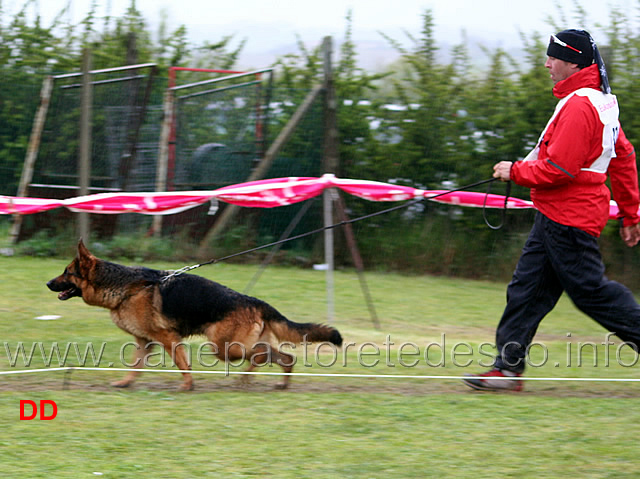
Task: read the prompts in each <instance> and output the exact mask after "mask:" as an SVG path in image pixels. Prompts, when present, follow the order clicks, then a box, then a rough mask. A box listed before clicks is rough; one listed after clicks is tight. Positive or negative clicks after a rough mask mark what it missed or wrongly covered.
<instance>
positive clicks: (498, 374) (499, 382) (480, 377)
mask: <svg viewBox="0 0 640 479" xmlns="http://www.w3.org/2000/svg"><path fill="white" fill-rule="evenodd" d="M465 376H467V377H466V378H464V379H463V380H462V381H463V382H464V383H465V384H466V385H467V386H469V387H472V388H473V389H478V390H481V391H522V386H523V384H522V381H521V380H520V379H498V378H510V377H520V374H518V373H514V372H512V371H507V370H506V369H497V368H496V369H492V370H491V371H489V372H486V373H484V374H476V375H471V374H466V375H465Z"/></svg>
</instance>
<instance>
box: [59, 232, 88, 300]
mask: <svg viewBox="0 0 640 479" xmlns="http://www.w3.org/2000/svg"><path fill="white" fill-rule="evenodd" d="M96 262H97V258H96V257H95V256H93V255H92V254H91V253H90V252H89V250H88V249H87V247H86V246H85V245H84V243H83V242H82V239H81V240H80V241H79V242H78V253H77V255H76V257H75V258H74V259H73V261H71V263H69V265H68V266H67V267H66V268H65V269H64V271H63V273H62V274H61V275H60V276H57V277H55V278H53V279H52V280H51V281H49V282H48V283H47V287H48V288H49V289H50V290H51V291H54V292H56V293H59V294H58V299H59V300H61V301H66V300H67V299H69V298H73V297H75V296H82V289H83V288H84V287H86V286H87V285H88V284H89V275H90V274H91V271H92V269H93V267H94V266H95V264H96Z"/></svg>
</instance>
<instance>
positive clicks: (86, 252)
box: [78, 238, 93, 258]
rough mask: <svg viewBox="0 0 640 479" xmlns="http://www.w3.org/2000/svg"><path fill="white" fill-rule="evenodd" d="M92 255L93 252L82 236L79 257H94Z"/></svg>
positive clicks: (79, 244)
mask: <svg viewBox="0 0 640 479" xmlns="http://www.w3.org/2000/svg"><path fill="white" fill-rule="evenodd" d="M92 256H93V255H92V254H91V252H90V251H89V250H88V249H87V247H86V246H85V245H84V241H82V238H80V241H78V257H79V258H89V257H92Z"/></svg>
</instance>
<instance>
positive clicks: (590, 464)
mask: <svg viewBox="0 0 640 479" xmlns="http://www.w3.org/2000/svg"><path fill="white" fill-rule="evenodd" d="M67 262H68V261H63V260H42V259H33V258H24V257H23V258H6V257H0V292H1V294H0V332H1V334H0V338H1V341H2V343H3V344H2V345H0V370H2V371H16V370H33V369H39V368H44V367H51V368H55V367H58V366H60V365H65V366H81V365H85V366H94V365H96V366H97V367H101V368H103V369H101V370H99V371H94V370H74V371H73V372H65V371H51V372H32V373H28V374H19V375H18V374H11V375H3V376H1V377H0V427H1V429H2V431H3V434H2V437H1V438H0V457H1V458H2V466H3V467H2V473H0V476H3V477H13V478H39V477H43V478H45V477H54V478H58V477H61V478H67V477H68V478H79V477H96V476H97V477H109V478H115V477H154V478H187V477H272V478H303V477H314V478H335V477H353V478H386V477H400V478H425V477H461V478H467V477H473V478H484V477H514V478H515V477H517V478H527V477H536V478H540V477H566V476H567V475H570V476H571V477H583V478H591V477H593V478H603V477H611V478H614V477H615V478H624V477H637V471H636V467H634V466H637V463H638V460H637V452H636V451H635V448H634V446H633V444H635V434H634V432H633V431H635V430H636V429H635V426H633V425H634V424H638V423H639V422H640V408H639V407H638V406H640V401H639V400H638V397H640V385H638V384H637V383H635V382H587V381H551V380H532V381H529V382H527V384H526V386H525V391H524V392H522V393H506V394H492V393H489V394H487V393H478V392H474V391H471V390H469V389H467V388H466V387H465V386H464V385H462V383H461V382H460V381H459V379H430V378H425V376H435V375H438V376H455V377H456V378H457V377H459V376H462V375H463V374H464V373H468V372H470V373H473V372H478V371H482V370H484V369H485V368H484V367H482V364H484V363H488V362H490V359H491V354H493V350H492V348H491V347H490V343H492V342H493V340H494V328H495V325H496V322H497V320H498V318H499V316H500V314H501V312H502V308H503V306H504V290H505V285H504V284H494V283H488V282H481V281H468V280H457V279H450V278H435V277H428V276H424V277H422V276H421V277H408V276H400V275H395V274H377V273H369V274H367V276H366V277H367V281H368V285H369V288H370V290H371V295H372V297H373V299H374V304H375V307H376V311H377V314H378V317H379V320H380V323H381V328H380V329H379V330H376V329H375V328H374V327H373V323H372V320H371V318H370V316H369V312H368V310H367V307H366V304H365V302H364V300H363V296H362V293H361V290H360V285H359V282H358V278H357V276H356V275H355V273H353V272H350V271H345V272H338V273H337V274H336V278H335V280H336V286H335V290H336V294H335V310H336V317H335V318H334V320H333V325H334V326H336V327H337V328H338V329H339V330H340V331H341V332H342V334H343V336H344V338H345V342H347V343H353V345H352V346H351V347H350V348H349V349H347V352H346V353H343V352H342V351H331V350H329V349H328V348H327V347H326V346H325V347H323V348H321V349H320V350H319V352H318V354H316V351H315V349H314V348H313V347H310V348H309V350H308V357H306V358H303V357H302V356H301V353H302V351H301V350H298V351H296V353H298V360H299V362H298V365H297V366H296V368H295V369H294V372H298V373H308V374H326V373H332V374H341V375H361V376H364V375H366V376H373V375H375V376H374V377H360V376H352V377H348V376H347V377H327V376H315V377H310V376H301V377H294V378H292V385H291V388H290V389H289V390H288V391H276V390H274V389H273V385H274V384H275V382H276V381H277V380H278V378H277V377H274V376H271V375H261V376H256V377H253V378H252V379H251V381H250V383H249V384H244V383H243V382H242V381H241V379H242V378H243V376H238V375H234V374H230V375H228V376H227V375H225V374H223V373H224V366H222V365H219V364H218V365H215V366H212V365H210V364H208V362H209V361H212V359H213V358H211V357H206V358H205V360H206V361H204V360H203V358H197V361H194V370H202V371H216V372H217V374H204V373H200V374H198V373H197V374H195V376H194V379H195V384H196V389H195V391H193V392H190V393H178V392H176V390H175V389H176V387H177V386H178V385H179V384H180V382H181V377H180V375H179V374H174V373H162V372H148V373H146V374H143V375H142V376H141V377H140V379H139V380H138V382H137V383H136V384H135V385H134V386H133V387H132V388H130V389H128V390H118V389H113V388H111V387H110V386H109V382H111V381H113V380H114V379H117V378H120V377H121V376H123V375H124V374H125V373H124V372H121V371H116V370H115V369H117V368H124V367H126V363H127V362H128V361H129V360H130V356H131V354H132V353H131V347H128V346H127V343H128V342H129V341H131V339H132V338H131V337H130V336H128V335H126V334H125V333H124V332H122V331H120V330H119V329H118V328H117V327H116V326H115V325H113V324H112V323H111V321H110V319H109V315H108V312H107V311H106V310H102V309H98V308H92V307H89V306H87V305H85V304H84V303H83V302H82V301H81V300H80V299H78V298H75V299H72V300H69V301H66V302H61V301H58V300H57V298H56V295H55V294H54V293H51V292H50V291H48V290H47V288H46V286H45V282H46V281H47V280H48V279H50V278H52V277H53V276H56V275H57V274H59V273H60V272H61V271H62V269H63V268H64V266H65V265H66V263H67ZM147 266H151V267H157V268H176V267H180V266H182V265H181V264H153V265H147ZM256 269H257V268H256V267H254V266H236V265H230V264H219V265H215V266H206V267H203V268H202V269H199V270H197V273H198V274H201V275H203V276H206V277H209V278H211V279H214V280H217V281H219V282H221V283H224V284H226V285H228V286H230V287H232V288H235V289H238V290H243V289H244V288H245V285H246V284H247V283H248V282H249V280H250V278H251V277H252V276H253V274H254V273H255V272H256ZM324 280H325V277H324V273H323V272H319V271H311V270H300V269H283V268H276V267H273V268H269V269H267V271H266V272H265V273H264V275H263V277H262V278H261V280H260V282H258V284H257V285H256V286H255V288H254V290H253V291H252V292H251V294H253V295H255V296H258V297H261V298H262V299H265V300H267V301H268V302H270V303H271V304H273V305H274V306H276V307H277V308H278V309H279V310H280V311H281V312H282V313H284V314H285V315H286V316H287V317H289V318H290V319H291V320H294V321H298V322H307V321H315V322H325V321H326V320H327V317H326V309H327V308H326V297H325V283H324ZM43 315H55V316H59V318H58V319H56V320H38V319H36V318H38V317H42V316H43ZM605 337H606V336H605V332H604V331H603V330H601V329H600V328H599V326H597V325H596V324H595V323H593V322H592V321H591V320H589V319H588V318H586V317H584V316H583V315H581V314H580V313H579V312H578V311H576V310H575V309H574V308H573V306H572V305H571V304H570V302H569V301H568V300H566V299H565V298H563V299H562V301H561V303H560V304H559V305H558V307H557V308H556V310H554V312H553V313H552V315H551V316H550V317H549V318H547V319H546V320H545V321H544V322H543V323H542V326H541V328H540V331H539V332H538V336H536V340H537V341H538V342H539V344H538V345H537V346H536V347H534V348H532V351H531V353H532V354H531V358H530V361H531V364H532V366H531V367H529V368H528V370H527V376H529V377H532V378H536V377H537V378H585V379H586V378H615V379H624V378H635V377H638V374H637V370H638V366H637V365H635V364H634V363H635V359H636V358H635V356H634V355H633V354H632V353H631V352H630V351H629V350H628V348H626V347H624V348H620V345H619V344H618V343H617V342H615V338H614V340H613V341H612V342H615V344H612V345H608V346H607V347H605V345H604V344H603V342H604V341H605ZM202 341H203V340H202V338H192V339H191V340H190V343H189V344H190V345H191V346H192V352H193V356H194V357H196V351H197V350H198V348H199V345H200V344H201V342H202ZM391 343H392V344H391ZM483 343H485V344H483ZM20 344H22V346H23V348H24V352H25V356H21V355H19V354H18V350H19V345H20ZM54 344H57V346H58V348H59V349H60V351H61V354H62V353H64V351H65V348H67V347H69V349H68V351H69V355H68V357H67V358H66V361H64V364H61V361H59V360H58V358H56V357H53V358H51V352H52V351H55V348H54ZM88 345H92V346H93V347H94V349H95V352H96V353H97V356H98V357H97V358H96V359H97V360H98V361H97V362H96V361H92V360H88V361H82V357H81V356H82V354H83V353H85V352H86V351H87V347H88ZM76 346H77V348H78V350H77V352H78V353H80V356H78V354H76V350H75V349H74V348H75V347H76ZM52 348H53V349H52ZM30 351H33V355H32V356H33V357H32V358H30V359H31V361H30V363H29V365H28V366H27V365H26V364H25V359H26V360H27V361H28V360H29V355H30ZM400 351H401V352H402V353H403V354H402V355H400V356H399V352H400ZM155 359H156V363H157V366H156V367H154V368H153V369H154V371H155V370H158V369H171V370H173V369H174V368H172V365H171V364H170V361H169V362H168V363H166V361H168V360H167V359H166V358H162V356H161V355H160V354H158V356H157V357H156V358H155ZM163 362H165V363H166V364H164V365H163ZM594 362H595V364H594ZM201 363H202V364H205V363H206V364H207V366H203V365H202V364H201ZM403 364H404V366H403ZM631 365H633V366H631ZM241 370H242V368H241V367H239V366H237V365H236V366H231V367H230V372H231V373H234V372H236V371H241ZM261 371H262V372H268V373H272V372H277V371H278V369H276V368H269V367H265V368H262V369H261ZM404 376H415V377H409V378H406V377H404ZM21 400H31V401H35V402H36V403H37V402H38V401H40V400H52V401H55V403H56V404H57V408H58V411H57V416H56V417H55V418H54V419H53V420H48V421H40V420H37V419H36V420H32V421H25V420H20V419H19V412H20V401H21Z"/></svg>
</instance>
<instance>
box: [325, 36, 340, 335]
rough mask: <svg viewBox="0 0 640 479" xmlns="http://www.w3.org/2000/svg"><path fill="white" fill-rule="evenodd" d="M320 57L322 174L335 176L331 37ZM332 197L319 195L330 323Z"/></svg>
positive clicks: (332, 309)
mask: <svg viewBox="0 0 640 479" xmlns="http://www.w3.org/2000/svg"><path fill="white" fill-rule="evenodd" d="M322 50H323V56H324V62H323V64H324V82H323V83H324V84H323V86H324V160H323V166H324V173H332V174H336V173H337V169H338V145H337V125H336V123H337V121H336V98H335V91H334V86H333V68H332V65H331V55H332V41H331V37H325V39H324V41H323V43H322ZM333 198H334V191H332V190H331V189H327V190H325V191H324V193H323V207H324V226H325V228H327V229H325V230H324V261H325V264H326V267H327V271H326V282H327V317H328V321H329V322H331V321H333V318H334V316H335V300H334V274H333V271H334V266H335V261H334V251H333V248H334V242H333V228H328V227H329V226H331V225H332V224H333V223H334V221H333Z"/></svg>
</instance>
